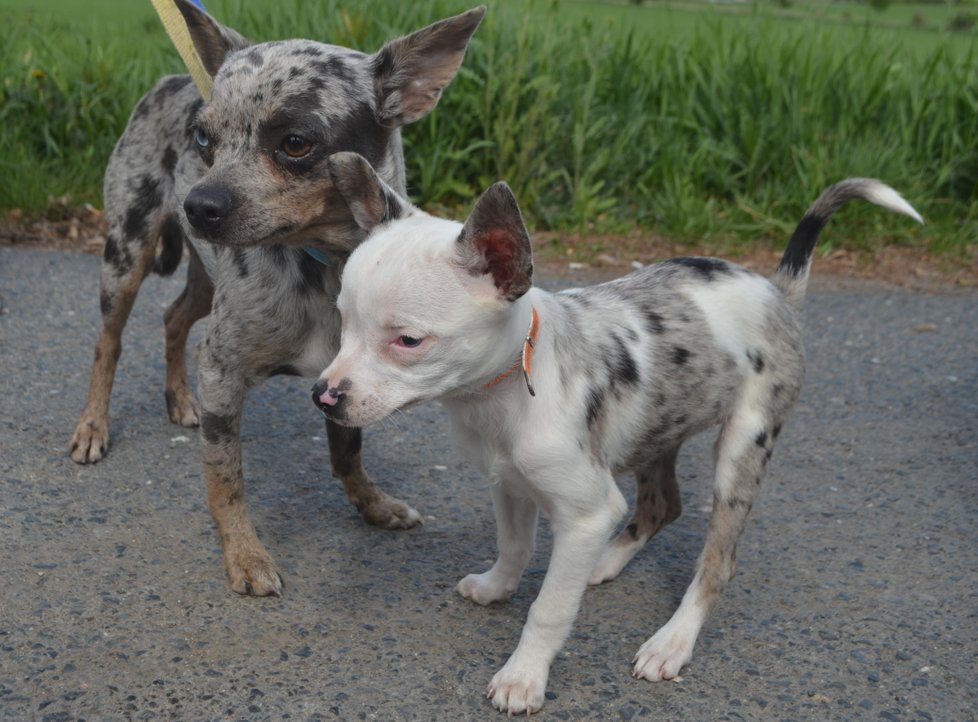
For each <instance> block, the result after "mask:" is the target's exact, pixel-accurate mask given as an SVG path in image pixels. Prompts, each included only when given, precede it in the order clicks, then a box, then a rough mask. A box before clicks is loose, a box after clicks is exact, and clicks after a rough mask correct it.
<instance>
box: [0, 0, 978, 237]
mask: <svg viewBox="0 0 978 722" xmlns="http://www.w3.org/2000/svg"><path fill="white" fill-rule="evenodd" d="M207 4H208V7H209V8H210V10H211V11H212V12H213V13H214V14H215V15H216V16H217V17H219V18H221V19H222V20H224V21H225V22H227V23H228V24H230V25H233V26H234V27H236V28H237V29H239V30H241V31H242V32H244V33H245V34H246V35H247V36H249V37H252V38H255V39H273V38H284V37H292V36H303V37H314V38H317V39H321V40H324V41H328V42H335V43H338V44H344V45H352V46H354V47H359V48H362V49H364V50H373V49H375V48H377V47H379V45H380V44H382V42H383V41H384V40H385V39H387V38H390V37H393V36H395V35H397V34H401V33H403V32H406V31H408V30H411V29H414V28H416V27H420V26H421V25H423V24H426V23H428V22H431V21H433V20H435V19H438V18H440V17H444V16H446V15H449V14H452V13H454V12H458V11H461V10H463V9H465V8H466V7H468V6H469V5H470V4H474V0H473V2H471V3H466V2H459V1H453V0H428V1H427V2H413V3H390V2H387V1H386V0H361V1H360V2H357V3H353V2H340V1H339V0H321V1H320V2H302V1H301V0H286V1H285V2H282V3H278V4H276V5H275V6H274V8H275V9H274V11H273V10H271V9H270V8H271V7H272V6H270V5H267V4H263V3H258V2H253V1H252V2H249V1H248V0H210V1H209V2H208V3H207ZM489 4H490V10H489V14H488V15H487V18H486V20H485V22H484V24H483V26H482V27H481V28H480V29H479V31H478V33H477V35H476V39H475V41H474V43H473V46H472V48H471V50H470V52H469V55H468V56H467V58H466V61H465V64H464V66H463V69H462V71H461V73H460V75H459V77H458V78H457V80H456V81H455V83H454V84H453V86H452V87H450V88H449V89H448V90H447V91H446V93H445V95H444V97H443V99H442V101H441V103H440V104H439V107H438V108H437V109H436V110H435V112H434V113H433V114H431V115H430V116H429V117H428V118H426V119H424V120H422V121H420V122H419V123H417V124H415V125H414V126H412V127H410V128H408V129H407V130H406V131H405V134H404V138H405V144H406V148H407V158H408V183H409V188H410V191H411V195H412V198H413V199H414V200H415V201H416V202H420V203H423V204H424V205H425V206H427V207H429V208H432V209H435V210H438V211H442V212H446V213H449V214H452V215H456V216H461V215H463V214H464V213H465V211H466V209H467V207H468V206H469V204H470V203H471V201H472V200H473V198H474V197H475V196H476V195H477V194H478V193H479V192H481V191H482V190H483V189H484V188H485V187H487V186H488V185H489V184H490V183H492V182H494V181H495V180H498V179H500V178H503V179H506V180H507V181H508V182H509V183H510V184H511V185H512V186H513V188H514V189H515V190H516V192H517V195H518V196H519V198H520V201H521V204H522V205H523V208H524V211H525V212H526V214H527V215H528V217H529V220H530V222H531V223H532V225H533V226H534V227H535V228H538V229H544V228H553V229H570V230H574V231H583V232H585V233H588V232H601V233H603V232H621V231H624V230H627V229H629V228H631V227H634V226H636V225H638V226H640V227H643V228H646V229H651V230H654V231H655V232H656V233H658V234H660V235H666V236H671V237H673V238H675V239H677V240H680V241H692V240H697V241H702V242H704V243H705V244H706V247H707V248H710V249H717V248H720V249H723V248H729V247H730V246H736V245H740V244H745V243H749V242H753V241H754V240H755V239H760V240H761V241H762V242H767V241H770V242H772V243H774V244H775V245H780V244H782V243H783V242H784V240H785V237H786V234H787V233H788V232H789V231H790V228H791V227H792V226H793V224H794V223H795V222H796V221H797V219H798V218H800V216H801V214H802V212H803V211H804V209H805V208H806V207H807V205H808V204H809V203H810V202H811V201H812V200H814V198H815V197H816V196H817V195H818V193H819V191H821V190H822V188H824V187H825V186H826V185H828V184H829V183H831V182H832V181H834V180H838V179H840V178H843V177H846V176H854V175H868V176H874V177H879V178H882V179H884V180H885V181H887V182H889V183H890V184H892V185H894V186H895V187H897V188H898V189H899V190H900V191H901V192H903V193H904V195H905V196H906V197H907V198H908V199H909V200H910V201H911V202H912V203H913V204H914V205H915V206H916V207H917V208H918V210H920V211H921V213H922V214H923V215H924V216H925V218H926V219H927V221H928V223H927V225H926V226H925V227H923V228H922V229H921V228H917V227H915V226H913V225H912V224H910V223H908V222H904V221H903V220H901V219H896V218H893V217H891V216H888V215H886V214H883V213H880V212H878V211H872V210H869V209H866V208H854V209H853V210H851V211H849V210H847V211H846V212H845V213H846V216H847V217H846V219H845V222H844V223H839V224H837V226H838V227H839V229H840V230H839V231H838V232H836V231H833V230H832V227H831V226H830V229H829V231H828V232H827V233H826V239H827V240H826V242H827V243H828V244H837V245H845V246H848V247H857V248H858V247H873V246H875V245H877V244H880V243H883V242H897V243H909V244H914V245H921V246H927V247H929V248H932V249H934V250H938V251H951V252H958V253H964V252H967V251H968V249H969V248H973V245H974V239H975V238H976V236H978V195H976V184H978V137H976V135H978V123H976V122H975V121H976V118H978V77H976V76H978V66H976V62H975V61H976V59H978V58H976V47H975V38H976V35H974V34H968V33H955V34H949V33H946V32H943V31H941V30H938V28H941V27H942V18H943V17H944V15H942V14H941V13H945V14H946V13H949V12H951V11H952V9H949V8H947V7H944V6H936V7H935V6H893V7H891V8H890V9H889V10H887V11H885V12H882V13H880V12H877V11H872V10H868V9H867V7H866V6H857V5H847V4H838V5H837V4H834V3H833V4H831V5H829V4H825V3H818V4H814V3H813V4H812V5H811V6H809V5H808V4H802V3H795V4H793V5H792V6H791V7H789V8H787V9H786V10H784V9H780V8H776V7H775V6H773V5H758V6H749V5H748V6H740V5H738V6H733V7H730V6H726V5H724V6H708V5H697V4H695V3H682V4H679V3H674V4H661V5H660V4H655V5H652V4H649V5H646V6H642V7H634V6H629V5H627V4H616V3H608V2H603V3H602V2H593V1H591V2H587V1H585V0H564V1H563V2H553V1H550V2H546V1H544V0H537V1H534V0H530V1H529V2H527V0H495V2H492V1H490V3H489ZM86 7H87V8H91V9H92V12H91V13H90V14H87V13H86V14H84V15H83V14H81V9H85V8H86ZM29 8H30V9H29ZM954 9H955V10H957V7H955V8H954ZM120 12H122V13H123V14H121V15H120V14H119V13H120ZM914 13H920V14H921V15H922V17H924V27H923V28H921V27H914V26H913V24H912V18H913V16H914ZM0 21H2V22H3V30H2V31H0V33H2V35H0V43H2V45H0V60H2V68H3V70H2V71H0V73H2V75H3V105H2V107H0V147H3V149H4V153H3V155H2V156H0V208H11V207H23V208H25V209H27V210H28V211H33V212H40V211H42V210H43V208H44V206H45V203H46V199H47V197H48V196H49V195H51V196H58V195H61V194H64V193H70V194H71V195H72V197H73V198H75V199H76V200H77V201H79V202H82V201H90V202H93V203H95V204H99V203H100V185H101V174H102V169H103V168H104V164H105V160H106V158H107V157H108V154H109V152H110V151H111V148H112V146H113V144H114V142H115V139H116V138H117V137H118V134H119V133H120V132H121V131H122V128H123V127H124V125H125V121H126V119H127V117H128V114H129V112H130V109H131V108H132V107H133V105H134V104H135V102H136V101H137V100H138V98H139V96H140V95H141V94H142V93H143V92H144V91H145V90H146V89H147V88H149V87H150V85H152V83H153V82H154V81H155V79H156V78H157V77H158V76H159V75H161V74H163V73H168V72H179V71H180V70H181V65H180V60H179V58H178V57H177V55H176V53H175V51H173V50H172V48H171V47H170V45H169V42H168V40H167V39H166V36H165V34H164V33H163V30H162V28H161V27H159V24H158V22H157V21H156V20H155V16H154V14H153V12H152V9H151V7H150V5H149V2H148V0H145V2H135V1H131V2H125V3H116V2H110V1H109V0H101V1H100V2H89V3H87V4H86V3H81V2H56V0H0ZM844 21H847V22H844ZM917 24H918V25H920V21H918V23H917ZM843 228H844V232H843V230H842V229H843Z"/></svg>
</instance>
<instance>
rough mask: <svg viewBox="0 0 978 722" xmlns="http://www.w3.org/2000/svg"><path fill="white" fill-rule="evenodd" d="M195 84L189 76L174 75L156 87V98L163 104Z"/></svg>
mask: <svg viewBox="0 0 978 722" xmlns="http://www.w3.org/2000/svg"><path fill="white" fill-rule="evenodd" d="M192 82H193V78H191V77H190V76H189V75H174V76H173V77H170V78H167V79H166V80H164V81H163V82H161V83H160V84H159V85H158V86H157V87H156V97H157V99H158V100H159V101H160V102H161V103H162V102H163V101H165V100H166V99H167V98H169V97H170V96H171V95H175V94H177V93H179V92H180V91H181V90H183V89H184V88H186V87H187V86H188V85H190V83H192Z"/></svg>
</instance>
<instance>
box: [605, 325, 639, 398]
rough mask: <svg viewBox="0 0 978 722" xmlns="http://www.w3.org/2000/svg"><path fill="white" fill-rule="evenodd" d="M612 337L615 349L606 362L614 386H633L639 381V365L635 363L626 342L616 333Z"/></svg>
mask: <svg viewBox="0 0 978 722" xmlns="http://www.w3.org/2000/svg"><path fill="white" fill-rule="evenodd" d="M611 339H612V340H611V343H612V346H614V349H613V353H612V354H611V356H610V357H609V358H607V359H606V363H607V364H608V371H609V373H610V374H611V383H612V386H615V385H617V384H623V385H625V386H631V385H633V384H636V383H638V378H639V374H638V366H636V365H635V359H633V358H632V355H631V354H630V353H629V352H628V348H627V347H626V346H625V342H624V341H622V340H621V338H620V337H618V336H617V335H615V334H612V337H611Z"/></svg>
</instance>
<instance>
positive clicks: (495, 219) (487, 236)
mask: <svg viewBox="0 0 978 722" xmlns="http://www.w3.org/2000/svg"><path fill="white" fill-rule="evenodd" d="M457 243H458V258H459V262H460V263H461V265H462V267H463V268H465V269H466V270H467V271H468V272H469V273H470V274H471V275H473V276H484V275H490V276H492V280H493V283H494V284H495V286H496V290H497V291H499V295H500V296H502V297H503V298H505V299H506V300H507V301H515V300H516V299H517V298H519V297H520V296H522V295H523V294H524V293H526V292H527V291H528V290H530V286H531V285H532V283H533V280H532V279H533V250H532V247H531V245H530V234H529V233H528V232H527V230H526V224H525V223H524V222H523V215H522V213H520V207H519V205H518V204H517V202H516V197H515V196H514V195H513V191H511V190H510V188H509V186H508V185H506V184H505V183H502V182H499V183H496V184H494V185H493V186H491V187H490V188H489V190H487V191H486V192H485V193H483V194H482V197H481V198H479V200H477V201H476V202H475V207H474V208H473V209H472V212H471V213H470V214H469V217H468V219H466V221H465V225H464V226H463V227H462V233H461V235H459V237H458V242H457Z"/></svg>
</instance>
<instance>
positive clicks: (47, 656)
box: [0, 248, 978, 720]
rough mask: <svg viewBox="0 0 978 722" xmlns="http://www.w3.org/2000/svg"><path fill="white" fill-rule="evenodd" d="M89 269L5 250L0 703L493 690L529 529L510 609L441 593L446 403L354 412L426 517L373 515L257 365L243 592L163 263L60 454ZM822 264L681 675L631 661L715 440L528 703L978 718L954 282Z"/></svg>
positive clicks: (94, 271)
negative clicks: (870, 275) (778, 406)
mask: <svg viewBox="0 0 978 722" xmlns="http://www.w3.org/2000/svg"><path fill="white" fill-rule="evenodd" d="M815 274H816V276H817V274H818V267H817V263H816V268H815ZM97 279H98V259H97V258H95V257H92V256H87V255H76V254H70V253H65V252H46V251H32V250H15V249H10V248H0V297H2V303H3V307H2V312H0V369H2V373H0V478H2V483H0V719H3V720H74V719H87V720H116V719H120V720H121V719H136V720H156V719H174V720H204V719H215V720H216V719H247V720H264V719H269V720H279V719H294V720H314V719H344V720H346V719H350V720H355V719H368V720H369V719H378V720H400V719H405V720H465V719H494V718H496V717H498V715H497V714H496V713H495V712H494V711H493V710H492V709H491V707H490V706H489V704H488V702H487V701H486V700H485V699H484V698H483V690H484V688H485V685H486V683H487V682H488V680H489V679H490V677H491V676H492V674H493V673H494V671H495V670H496V669H497V668H498V667H499V666H500V665H501V664H502V663H503V662H504V661H505V660H506V658H507V655H508V653H509V652H510V651H512V649H513V648H514V646H515V644H516V642H517V640H518V638H519V632H520V628H521V625H522V623H523V620H524V618H525V615H526V612H527V608H528V606H529V604H530V602H531V601H532V600H533V597H534V595H535V593H536V591H537V590H538V589H539V586H540V584H541V581H542V578H543V573H544V570H545V566H546V558H547V553H548V551H549V542H548V540H547V533H546V525H544V529H543V539H542V542H541V544H540V551H539V552H538V553H537V557H536V558H535V560H534V562H533V563H532V565H531V570H530V572H529V574H528V575H527V577H526V579H525V580H524V584H523V586H522V587H521V589H520V590H519V592H517V594H516V596H515V597H514V599H513V601H512V603H511V604H509V605H498V606H494V607H491V608H488V609H485V608H481V607H478V606H476V605H474V604H471V603H468V602H466V601H464V600H463V599H461V598H460V597H458V596H457V595H456V594H455V593H454V592H453V586H454V584H455V582H456V581H457V580H458V579H459V578H461V577H462V576H464V575H465V574H467V573H469V572H472V571H481V570H483V569H484V568H486V565H487V563H488V561H489V560H490V559H491V557H492V555H493V549H494V540H495V531H494V526H493V519H492V512H491V506H490V500H489V495H488V492H487V490H486V488H485V483H484V482H483V480H482V479H480V478H479V477H478V476H477V475H476V474H475V473H474V472H472V471H471V470H470V469H469V468H468V467H467V466H466V465H465V464H464V463H463V462H461V461H460V460H459V459H458V458H457V457H456V456H455V454H454V452H453V451H452V450H451V447H450V444H449V440H448V435H447V425H446V419H445V416H444V413H443V412H442V410H441V409H440V408H439V407H437V406H430V407H424V408H420V409H417V410H414V411H412V412H410V413H407V414H405V415H404V416H403V417H401V418H399V419H398V420H396V421H393V422H391V423H388V424H386V425H383V426H381V427H378V428H376V429H372V430H370V431H369V432H368V433H367V435H366V443H365V457H366V465H367V468H368V469H369V470H370V471H371V472H372V475H373V477H374V478H375V479H376V480H377V481H378V482H379V483H380V485H382V487H383V488H385V489H386V490H388V491H390V492H392V493H395V494H397V495H399V496H401V497H403V498H405V499H407V500H409V501H410V502H411V503H412V504H414V505H415V506H416V508H418V509H419V510H420V511H421V512H422V514H423V515H424V518H425V524H424V526H423V527H422V528H418V529H414V530H411V531H407V532H385V531H379V530H377V529H374V528H369V527H367V526H365V525H364V524H363V523H362V522H361V521H360V519H359V517H358V515H357V514H356V513H355V511H354V510H353V509H352V508H351V507H350V506H349V505H348V504H347V502H346V501H345V498H344V496H343V492H342V489H341V487H340V485H339V483H338V482H336V481H334V480H333V479H332V478H331V477H330V474H329V464H328V454H327V450H326V445H325V438H324V437H325V434H324V431H323V428H322V422H321V419H320V415H319V412H318V411H316V410H315V409H314V408H313V406H312V404H311V402H310V401H309V387H310V382H309V381H308V380H301V379H284V378H279V379H273V380H272V381H270V382H269V383H267V384H265V385H264V386H262V387H261V388H259V389H257V390H256V391H254V392H253V393H252V394H251V396H250V397H249V400H248V405H247V417H246V421H245V429H244V437H245V444H246V446H245V456H246V476H247V478H248V480H249V486H248V494H249V502H250V508H251V511H252V515H253V517H254V518H255V521H256V524H257V526H258V529H259V533H260V534H261V536H262V538H263V539H264V541H265V543H266V544H267V546H268V547H269V549H270V551H271V553H272V554H273V555H274V556H275V557H276V559H277V560H278V562H279V563H280V565H281V567H282V569H283V572H284V574H285V576H286V593H285V596H284V597H282V598H280V599H254V598H244V597H240V596H237V595H235V594H234V593H233V592H231V591H230V589H229V587H228V585H227V583H226V581H225V576H224V570H223V566H222V561H221V554H220V548H219V541H218V538H217V535H216V532H215V528H214V526H213V524H212V522H211V519H210V516H209V514H208V512H207V509H206V506H205V503H204V493H203V483H202V480H201V473H200V462H199V458H198V457H199V451H198V445H197V439H196V434H195V433H194V432H192V431H191V432H188V431H187V430H184V429H181V428H178V427H174V426H172V425H170V423H169V422H168V421H167V419H166V415H165V412H164V401H163V376H164V366H163V333H162V320H161V315H162V311H163V309H164V307H165V306H166V305H167V304H168V303H169V302H170V301H171V300H172V299H173V298H174V297H175V296H176V295H177V293H178V292H179V289H180V285H181V283H182V278H177V279H167V280H161V279H156V278H153V279H151V280H149V281H148V282H147V283H146V284H145V286H144V289H143V292H142V294H141V295H140V297H139V300H138V302H137V305H136V308H135V311H134V313H133V317H132V319H131V321H130V323H129V326H128V327H127V330H126V336H125V338H124V344H125V350H124V352H123V357H122V362H121V364H120V368H119V375H118V377H117V381H116V387H115V392H114V395H113V401H112V446H111V449H110V452H109V455H108V457H107V459H105V460H104V461H102V462H101V463H99V464H97V465H94V466H87V467H82V466H77V465H75V464H74V463H72V462H71V460H70V459H69V458H68V454H67V444H68V439H69V437H70V435H71V431H72V429H73V427H74V423H75V417H76V415H77V414H78V412H79V411H80V410H81V408H82V405H83V403H84V398H85V393H86V388H87V383H88V373H89V369H90V364H91V354H92V346H93V343H94V340H95V336H96V332H97V329H98V324H99V315H98V290H97ZM543 285H547V283H546V280H545V281H544V283H543ZM817 285H818V286H819V287H818V288H816V290H815V291H814V292H813V293H812V294H811V295H810V296H809V301H808V306H807V308H808V311H807V316H808V321H807V343H808V353H809V377H808V382H807V386H806V389H805V392H804V394H803V397H802V399H801V401H800V403H799V405H798V407H797V409H796V412H795V415H794V417H793V419H792V420H791V422H790V423H789V424H788V425H787V427H786V428H785V431H784V433H783V434H782V436H781V438H780V440H779V445H778V447H777V448H776V450H775V455H774V460H773V462H772V468H771V473H770V475H769V477H768V480H767V481H766V488H765V489H764V493H763V494H762V497H761V500H760V502H759V503H758V504H757V505H756V506H755V509H754V512H753V515H752V521H751V523H750V524H749V526H748V530H747V533H746V535H745V538H744V540H743V542H742V544H741V546H740V549H739V554H738V561H739V570H738V575H737V577H736V578H735V579H734V581H733V582H732V583H731V585H730V587H729V588H728V590H727V592H726V593H725V595H724V597H723V599H722V601H721V603H720V606H719V608H718V610H717V612H716V614H715V615H714V617H713V618H712V619H711V620H710V621H709V622H708V624H707V626H706V628H705V630H704V633H703V634H702V636H701V637H700V641H699V643H698V645H697V648H696V651H695V653H694V657H693V661H692V662H691V663H690V664H689V665H688V666H687V667H686V668H685V670H684V672H683V674H682V679H681V681H677V682H672V683H660V684H651V683H648V682H645V681H637V680H634V679H632V678H631V676H630V674H629V671H630V664H629V662H630V660H631V657H632V655H633V654H634V653H635V651H636V650H637V649H638V647H639V645H640V644H641V643H642V642H643V641H644V640H645V639H646V638H647V637H648V636H649V635H650V634H651V633H652V632H654V631H655V630H656V629H657V628H658V626H659V625H661V624H662V623H664V622H665V621H666V620H667V619H668V617H669V615H671V614H672V612H673V610H674V608H675V607H676V605H677V604H678V602H679V599H680V597H681V596H682V593H683V591H684V590H685V587H686V585H687V584H688V582H689V579H690V576H691V573H692V567H693V563H694V561H695V559H696V556H697V554H698V553H699V551H700V548H701V546H702V542H703V535H704V533H705V529H706V524H707V519H708V511H709V504H710V499H711V488H710V452H709V449H710V444H711V443H712V438H703V439H700V440H697V441H696V442H693V443H691V444H689V445H688V447H687V448H686V449H684V453H683V455H682V458H681V464H680V478H681V480H682V488H683V504H684V514H683V516H682V517H681V518H680V519H679V520H678V521H677V522H675V523H674V524H672V525H671V526H670V527H668V528H667V529H666V530H664V531H663V532H662V534H661V535H660V536H659V537H657V538H656V539H654V540H653V541H652V542H651V543H650V545H649V546H648V548H647V549H646V550H645V551H644V552H643V553H642V554H640V555H639V556H638V557H637V558H636V559H635V560H634V561H633V562H632V563H631V565H630V566H629V567H628V568H627V569H626V570H625V571H624V572H623V573H622V575H621V576H620V577H619V578H618V579H617V580H616V581H614V582H612V583H610V584H607V585H604V586H602V587H600V588H597V589H592V590H590V591H588V593H587V595H586V596H585V600H584V604H583V608H582V611H581V614H580V616H579V618H578V622H577V625H576V627H575V631H574V633H573V636H572V637H571V639H569V640H568V642H567V644H566V646H565V649H564V651H563V653H562V654H561V655H560V656H559V657H558V659H557V661H556V662H555V664H554V666H553V669H552V671H551V676H550V684H549V694H548V701H547V703H546V705H545V707H544V710H543V712H542V713H541V715H540V717H541V718H542V719H560V720H579V719H608V720H629V719H650V720H651V719H656V720H660V719H665V720H678V719H692V720H713V719H729V720H741V719H758V720H782V719H784V720H813V719H817V720H834V719H838V720H853V719H871V720H876V719H885V720H968V719H975V716H976V714H978V713H976V709H978V706H976V705H978V702H976V700H978V574H976V569H978V525H976V520H978V440H976V439H978V303H976V301H978V297H976V296H975V295H970V296H955V297H950V296H934V295H920V294H912V293H907V292H902V291H898V290H892V289H886V288H881V287H878V286H866V285H861V284H853V285H847V286H846V287H845V288H839V287H833V286H832V285H831V284H828V285H826V284H825V283H821V284H817ZM195 337H196V338H197V339H199V338H200V329H198V330H197V331H196V333H195ZM624 487H625V489H626V495H627V494H631V493H632V491H633V486H632V484H631V481H630V480H627V479H626V480H625V481H624Z"/></svg>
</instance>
